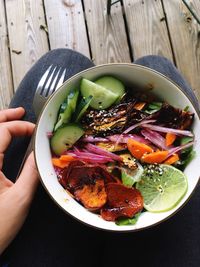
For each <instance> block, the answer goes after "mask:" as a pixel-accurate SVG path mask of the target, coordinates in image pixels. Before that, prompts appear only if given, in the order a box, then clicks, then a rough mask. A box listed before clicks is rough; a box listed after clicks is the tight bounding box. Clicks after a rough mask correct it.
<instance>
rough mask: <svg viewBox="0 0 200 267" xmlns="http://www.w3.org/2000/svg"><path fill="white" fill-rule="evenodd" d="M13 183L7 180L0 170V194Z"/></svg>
mask: <svg viewBox="0 0 200 267" xmlns="http://www.w3.org/2000/svg"><path fill="white" fill-rule="evenodd" d="M12 185H13V182H11V181H10V180H8V179H7V178H6V177H5V175H4V174H3V173H2V172H1V171H0V194H1V193H2V192H4V191H6V190H7V189H8V187H11V186H12Z"/></svg>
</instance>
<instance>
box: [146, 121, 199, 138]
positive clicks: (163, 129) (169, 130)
mask: <svg viewBox="0 0 200 267" xmlns="http://www.w3.org/2000/svg"><path fill="white" fill-rule="evenodd" d="M142 127H143V128H148V129H150V130H153V131H157V132H162V133H174V134H177V135H184V136H190V137H193V136H194V135H193V133H191V132H190V131H187V130H179V129H173V128H167V127H163V126H158V125H152V124H143V125H142Z"/></svg>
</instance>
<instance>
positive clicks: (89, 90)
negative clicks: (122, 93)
mask: <svg viewBox="0 0 200 267" xmlns="http://www.w3.org/2000/svg"><path fill="white" fill-rule="evenodd" d="M80 88H81V94H82V96H83V97H86V98H87V97H89V96H90V95H91V96H93V99H92V101H91V102H90V106H91V107H92V108H94V109H106V108H108V107H110V106H111V105H112V104H113V103H114V102H115V101H116V100H117V99H118V95H117V94H115V93H113V92H111V91H109V90H107V89H106V88H104V87H103V86H101V85H98V84H96V83H94V82H91V81H89V80H87V79H82V81H81V86H80Z"/></svg>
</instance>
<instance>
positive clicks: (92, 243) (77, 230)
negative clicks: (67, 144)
mask: <svg viewBox="0 0 200 267" xmlns="http://www.w3.org/2000/svg"><path fill="white" fill-rule="evenodd" d="M53 63H54V64H59V65H60V66H65V67H66V68H67V70H68V71H67V74H66V77H65V78H66V79H67V78H69V77H70V76H72V75H73V74H75V73H77V72H79V71H81V70H83V69H86V68H89V67H91V66H93V63H92V62H91V61H90V60H89V59H87V58H86V57H84V56H83V55H81V54H79V53H77V52H74V51H71V50H67V49H57V50H53V51H51V52H49V53H47V54H46V55H44V56H43V57H42V58H41V59H40V60H39V61H38V62H37V63H36V64H35V65H34V66H33V67H32V68H31V70H30V71H29V72H28V73H27V75H26V76H25V78H24V79H23V81H22V82H21V84H20V86H19V88H18V90H17V93H16V95H15V97H14V98H13V100H12V102H11V107H16V106H24V107H25V109H26V116H25V118H24V119H28V120H31V121H35V118H34V115H33V111H32V107H31V103H32V99H33V95H34V90H35V88H36V85H37V83H38V81H39V79H40V77H41V76H42V74H43V72H44V70H45V69H46V68H47V67H48V66H49V65H51V64H53ZM135 63H137V64H141V65H145V66H148V67H150V68H153V69H156V70H157V71H160V72H161V73H163V74H165V75H166V76H168V77H170V78H171V79H172V80H174V81H175V82H176V83H177V84H179V85H180V86H181V87H182V88H183V89H185V90H186V92H187V93H188V94H189V95H190V96H191V97H192V99H193V101H194V102H195V103H196V104H197V105H198V103H197V100H196V98H195V96H194V94H193V92H192V90H191V88H190V87H189V85H188V84H187V82H186V81H185V80H184V78H183V77H182V76H181V75H180V73H179V72H178V71H177V69H176V68H175V67H174V65H173V64H172V63H171V62H170V61H169V60H167V59H165V58H163V57H159V56H147V57H143V58H141V59H139V60H137V61H136V62H135ZM27 143H28V140H27V139H20V140H19V139H15V140H14V141H13V143H12V145H11V147H10V149H9V151H8V152H7V154H6V157H5V165H4V171H5V173H6V174H7V175H8V177H10V178H12V179H14V177H15V175H16V173H17V169H18V166H19V165H20V161H21V159H22V157H23V154H24V152H25V150H26V146H27ZM13 158H14V159H18V160H17V161H16V162H13ZM11 201H12V200H11ZM199 203H200V192H199V190H196V192H195V194H194V195H193V197H192V198H191V200H190V201H189V203H188V204H186V205H185V207H184V208H183V209H182V210H181V211H179V213H178V214H176V215H175V216H174V217H173V218H172V219H169V220H167V221H166V222H163V223H162V224H160V225H158V226H154V227H152V228H150V229H147V230H144V231H141V232H136V233H127V234H124V233H123V234H114V233H109V232H103V231H100V230H95V229H93V228H89V227H88V226H85V225H83V224H81V223H79V222H77V221H76V220H74V219H72V218H71V217H70V216H69V215H67V214H65V213H64V212H63V211H62V210H60V209H59V208H58V207H57V206H56V204H55V203H54V202H53V201H52V200H51V199H50V197H49V196H48V194H47V193H46V192H45V190H44V189H43V187H42V186H39V188H38V190H37V193H36V196H35V199H34V201H33V204H32V207H31V209H30V213H29V216H28V218H27V220H26V222H25V224H24V226H23V228H22V229H21V231H20V233H19V234H18V236H17V238H16V239H15V240H14V241H13V243H12V244H11V246H10V247H9V248H8V249H7V251H6V252H5V254H4V256H5V257H8V263H9V265H8V266H14V267H51V266H52V267H55V266H58V267H61V266H69V267H79V266H81V267H90V266H91V267H96V266H97V267H98V266H101V267H107V266H120V267H122V266H123V267H126V266H127V267H130V266H152V267H160V266H162V267H189V266H190V267H197V266H199V263H200V238H199V235H200V209H199ZM13 208H14V207H13Z"/></svg>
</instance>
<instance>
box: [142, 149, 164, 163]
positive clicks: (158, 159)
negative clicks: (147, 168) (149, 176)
mask: <svg viewBox="0 0 200 267" xmlns="http://www.w3.org/2000/svg"><path fill="white" fill-rule="evenodd" d="M168 153H169V152H168V151H156V152H152V153H149V154H144V155H143V156H142V158H141V160H142V161H143V162H145V163H150V164H154V163H162V162H163V161H164V160H165V159H166V158H167V155H168Z"/></svg>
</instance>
